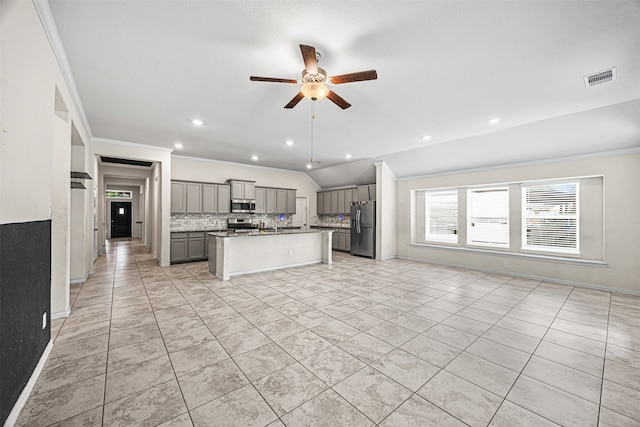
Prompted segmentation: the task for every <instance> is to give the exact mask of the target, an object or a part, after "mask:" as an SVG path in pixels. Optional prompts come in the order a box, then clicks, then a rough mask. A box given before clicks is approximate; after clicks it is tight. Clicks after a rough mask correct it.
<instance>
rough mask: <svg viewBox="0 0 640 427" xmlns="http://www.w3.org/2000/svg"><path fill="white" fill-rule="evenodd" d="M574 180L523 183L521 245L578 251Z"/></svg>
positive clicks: (532, 247) (540, 248)
mask: <svg viewBox="0 0 640 427" xmlns="http://www.w3.org/2000/svg"><path fill="white" fill-rule="evenodd" d="M578 188H579V187H578V182H564V183H555V184H544V185H540V184H537V185H536V184H532V185H523V186H522V189H523V197H522V203H523V206H522V212H523V215H522V248H523V249H537V250H545V251H552V252H569V253H578V252H579V245H578V236H579V233H578V224H579V222H578Z"/></svg>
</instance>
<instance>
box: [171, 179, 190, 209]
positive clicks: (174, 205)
mask: <svg viewBox="0 0 640 427" xmlns="http://www.w3.org/2000/svg"><path fill="white" fill-rule="evenodd" d="M185 212H187V183H186V182H172V183H171V213H185Z"/></svg>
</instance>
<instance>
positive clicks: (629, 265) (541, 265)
mask: <svg viewBox="0 0 640 427" xmlns="http://www.w3.org/2000/svg"><path fill="white" fill-rule="evenodd" d="M592 175H602V176H604V217H605V219H604V261H605V263H606V265H604V266H598V265H588V264H580V263H570V262H552V261H548V260H535V259H532V258H526V257H522V256H504V255H501V254H498V255H496V254H487V253H480V252H476V251H460V250H455V249H441V248H433V247H425V246H418V245H412V244H411V233H410V223H411V220H412V218H411V190H421V189H427V188H442V187H458V186H467V185H482V184H493V183H505V182H517V181H533V180H542V179H550V178H566V177H578V176H592ZM638 184H640V154H638V153H631V154H619V155H610V156H602V157H592V158H584V159H575V160H566V161H556V162H549V163H544V164H535V165H523V166H513V167H504V168H496V169H487V170H480V171H470V172H463V173H459V174H447V175H439V176H426V177H416V178H411V179H403V180H400V181H398V187H397V189H398V193H397V201H398V202H397V208H398V221H397V235H398V240H397V243H398V245H397V247H398V256H400V257H405V258H411V259H419V260H425V261H430V262H441V263H445V264H451V265H459V266H466V267H472V268H481V269H486V270H491V271H504V272H507V273H510V274H516V275H524V276H530V277H537V278H548V279H550V280H556V281H560V282H569V283H578V284H585V285H591V286H597V287H604V288H611V289H621V290H627V291H633V292H640V264H639V263H638V254H640V191H639V190H638ZM505 261H508V263H509V267H508V268H505V266H504V262H505Z"/></svg>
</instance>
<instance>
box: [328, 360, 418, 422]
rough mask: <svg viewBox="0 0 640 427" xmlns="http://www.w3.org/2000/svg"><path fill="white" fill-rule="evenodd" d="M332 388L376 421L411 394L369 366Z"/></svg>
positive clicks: (380, 419)
mask: <svg viewBox="0 0 640 427" xmlns="http://www.w3.org/2000/svg"><path fill="white" fill-rule="evenodd" d="M333 389H334V390H335V391H336V392H337V393H338V394H339V395H340V396H342V397H343V398H344V399H345V400H347V401H348V402H350V403H351V404H352V405H353V406H355V407H356V408H357V409H358V410H359V411H360V412H362V413H363V414H365V415H366V416H367V417H368V418H369V419H371V420H373V421H374V422H376V423H379V422H381V421H382V420H383V419H384V418H385V417H387V415H389V414H390V413H391V412H392V411H393V410H394V409H396V408H397V407H398V406H400V404H401V403H402V402H404V401H405V400H406V399H407V398H408V397H409V396H411V391H410V390H408V389H407V388H405V387H403V386H401V385H400V384H398V383H397V382H395V381H393V380H390V379H389V378H387V377H386V376H385V375H383V374H381V373H380V372H378V371H376V370H375V369H373V368H370V367H367V368H364V369H362V370H360V371H358V372H356V373H355V374H353V375H352V376H350V377H349V378H347V379H345V380H344V381H342V382H340V383H338V384H337V385H335V386H334V387H333Z"/></svg>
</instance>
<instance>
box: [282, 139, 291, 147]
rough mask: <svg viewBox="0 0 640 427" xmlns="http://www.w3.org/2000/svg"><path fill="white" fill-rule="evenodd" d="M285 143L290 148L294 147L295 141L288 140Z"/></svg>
mask: <svg viewBox="0 0 640 427" xmlns="http://www.w3.org/2000/svg"><path fill="white" fill-rule="evenodd" d="M284 143H285V144H287V145H288V146H289V147H291V146H292V145H293V141H292V140H290V139H287V140H286V141H285V142H284Z"/></svg>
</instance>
